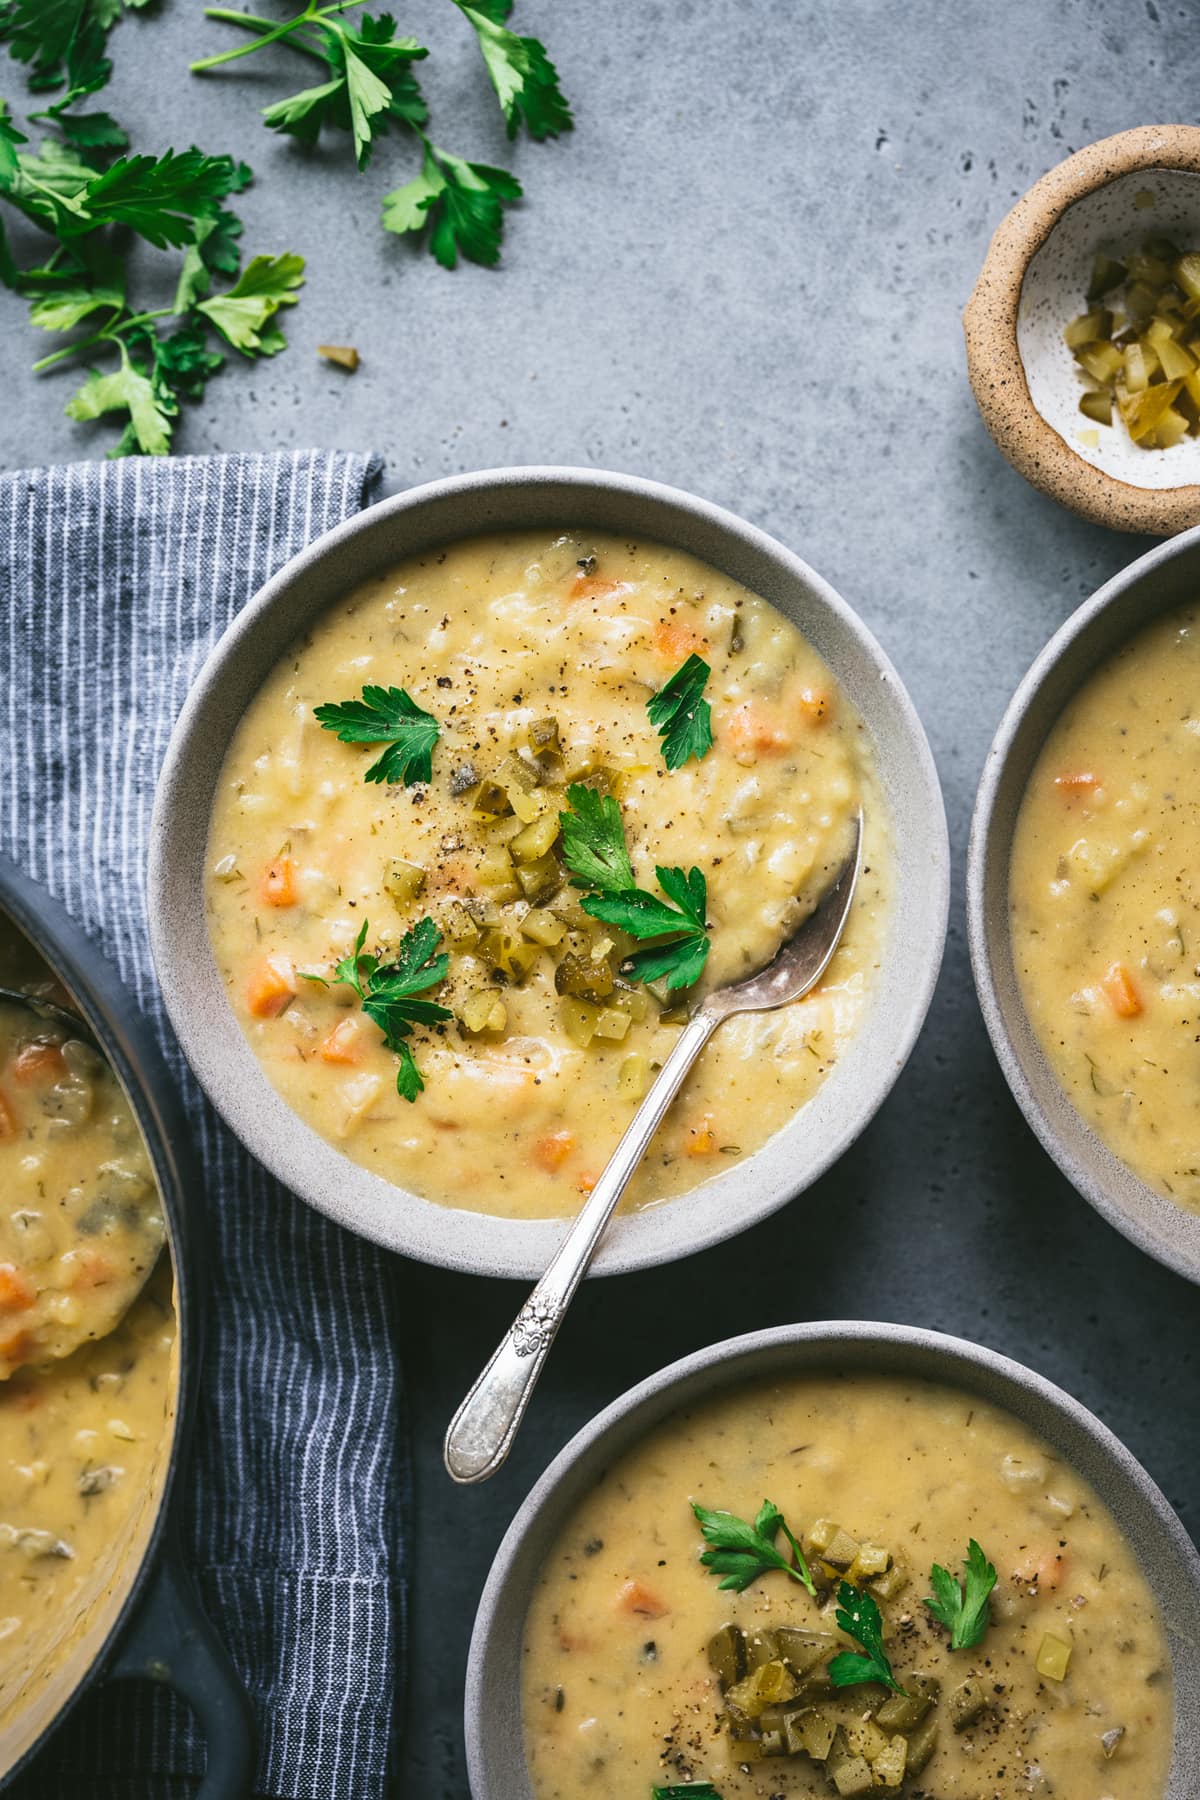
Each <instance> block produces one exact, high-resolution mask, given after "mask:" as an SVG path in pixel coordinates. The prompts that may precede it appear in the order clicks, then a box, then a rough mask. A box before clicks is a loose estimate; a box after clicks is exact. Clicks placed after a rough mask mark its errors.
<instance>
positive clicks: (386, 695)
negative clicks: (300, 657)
mask: <svg viewBox="0 0 1200 1800" xmlns="http://www.w3.org/2000/svg"><path fill="white" fill-rule="evenodd" d="M313 718H314V719H316V720H318V721H319V723H320V724H322V725H323V726H324V727H325V729H326V731H334V732H336V733H337V736H338V741H339V743H343V744H386V745H387V749H386V750H385V751H384V753H383V755H382V756H381V757H380V758H379V760H378V762H374V763H372V764H371V766H370V768H369V769H368V770H367V771H366V774H365V776H364V777H363V779H364V780H365V781H387V782H396V783H404V784H405V785H406V786H411V785H412V783H413V782H415V781H430V780H431V779H432V777H433V746H434V745H435V744H436V743H437V741H438V738H439V737H440V736H441V727H440V726H439V725H438V722H437V720H436V719H435V718H434V716H433V714H432V713H428V712H425V711H424V709H423V708H422V707H420V706H418V705H417V703H416V701H415V700H414V699H413V697H412V695H411V694H410V693H409V692H408V690H407V689H406V688H395V687H386V688H385V687H374V686H371V685H368V686H366V687H364V688H363V691H362V699H361V700H337V701H329V702H328V703H327V704H326V705H324V706H316V707H314V708H313Z"/></svg>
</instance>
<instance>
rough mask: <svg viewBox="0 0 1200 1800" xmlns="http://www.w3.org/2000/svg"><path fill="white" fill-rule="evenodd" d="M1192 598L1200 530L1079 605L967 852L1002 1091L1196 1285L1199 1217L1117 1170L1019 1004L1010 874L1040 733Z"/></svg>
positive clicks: (978, 809)
mask: <svg viewBox="0 0 1200 1800" xmlns="http://www.w3.org/2000/svg"><path fill="white" fill-rule="evenodd" d="M1197 593H1200V526H1197V527H1195V528H1194V529H1193V530H1191V531H1187V532H1184V533H1182V534H1181V535H1180V536H1179V537H1177V538H1174V539H1173V540H1172V541H1171V542H1170V543H1169V544H1162V545H1160V546H1159V547H1158V548H1157V549H1155V550H1151V551H1149V552H1148V553H1147V555H1145V556H1141V557H1139V558H1138V559H1137V561H1136V562H1134V563H1131V564H1130V566H1129V567H1128V568H1127V569H1124V570H1123V571H1122V572H1121V574H1120V575H1116V576H1114V578H1113V579H1112V580H1111V581H1110V582H1108V583H1106V585H1105V586H1104V587H1102V588H1101V589H1100V590H1099V591H1098V592H1097V593H1095V594H1093V595H1092V597H1091V599H1090V600H1086V601H1085V602H1084V604H1083V605H1082V606H1081V607H1080V608H1079V610H1078V612H1076V613H1073V614H1072V615H1071V617H1070V618H1069V619H1068V620H1067V622H1066V624H1065V625H1063V626H1062V628H1061V630H1059V631H1058V632H1057V633H1056V634H1055V636H1054V637H1053V638H1051V640H1050V642H1049V643H1048V644H1047V645H1046V648H1045V649H1044V650H1043V651H1042V653H1041V655H1040V656H1039V657H1038V659H1037V661H1036V662H1035V663H1034V665H1033V667H1032V668H1031V669H1030V671H1029V673H1028V674H1027V675H1026V677H1025V679H1024V681H1022V683H1021V685H1020V687H1019V688H1018V689H1017V691H1016V693H1015V694H1014V695H1013V698H1012V700H1011V702H1010V703H1009V707H1008V711H1007V712H1006V713H1005V715H1004V718H1003V720H1002V721H1001V724H1000V729H999V731H998V732H997V733H996V737H995V740H994V742H993V744H992V747H991V749H990V750H989V751H988V757H987V762H986V763H985V765H984V770H983V778H982V780H981V781H980V784H979V796H978V799H977V800H976V803H975V816H974V819H973V821H972V825H971V843H970V849H969V851H968V855H967V924H968V933H969V937H970V945H971V962H972V966H973V968H974V971H975V986H976V988H977V989H978V992H979V1003H980V1005H981V1007H982V1008H983V1016H984V1019H985V1020H986V1022H987V1028H988V1031H989V1033H990V1034H991V1039H992V1043H993V1045H994V1047H995V1051H996V1055H997V1057H998V1058H999V1060H1000V1066H1001V1068H1002V1069H1003V1071H1004V1074H1005V1077H1006V1079H1007V1081H1008V1085H1009V1087H1010V1088H1011V1089H1012V1091H1013V1095H1014V1097H1015V1099H1016V1101H1017V1104H1018V1105H1019V1106H1020V1108H1021V1111H1022V1112H1023V1113H1024V1114H1025V1117H1026V1118H1027V1119H1028V1121H1029V1123H1030V1125H1032V1127H1033V1129H1034V1131H1035V1132H1036V1133H1037V1135H1038V1137H1039V1138H1040V1139H1041V1141H1042V1143H1043V1145H1044V1146H1045V1148H1046V1149H1047V1150H1048V1151H1049V1153H1050V1155H1051V1156H1052V1157H1053V1158H1054V1160H1055V1162H1056V1163H1057V1164H1058V1166H1059V1168H1060V1169H1061V1170H1062V1171H1063V1174H1064V1175H1066V1176H1067V1177H1068V1179H1069V1180H1070V1181H1072V1182H1073V1183H1074V1184H1075V1186H1076V1187H1077V1188H1078V1189H1079V1192H1080V1193H1081V1194H1082V1195H1083V1196H1084V1198H1085V1199H1087V1200H1090V1201H1091V1203H1092V1205H1093V1206H1094V1207H1095V1208H1096V1210H1097V1212H1100V1213H1102V1214H1103V1215H1104V1217H1105V1218H1106V1219H1107V1220H1108V1221H1109V1223H1110V1224H1112V1225H1115V1226H1116V1228H1117V1230H1118V1231H1122V1232H1124V1234H1125V1236H1126V1237H1127V1238H1130V1239H1132V1241H1133V1242H1134V1243H1135V1244H1137V1245H1138V1246H1139V1247H1140V1248H1141V1249H1142V1250H1145V1251H1146V1252H1147V1253H1148V1254H1149V1255H1150V1256H1153V1257H1156V1258H1157V1259H1158V1261H1159V1262H1162V1263H1166V1265H1167V1267H1168V1268H1171V1269H1176V1270H1178V1272H1179V1273H1180V1274H1181V1275H1186V1276H1188V1277H1189V1279H1190V1280H1192V1281H1200V1216H1197V1215H1196V1214H1195V1213H1188V1212H1184V1210H1183V1209H1182V1207H1178V1206H1175V1205H1174V1204H1173V1203H1172V1202H1171V1201H1170V1200H1166V1199H1164V1198H1163V1197H1162V1195H1160V1194H1156V1193H1155V1192H1154V1190H1153V1189H1152V1188H1150V1187H1147V1185H1146V1183H1145V1182H1144V1181H1142V1180H1141V1179H1140V1178H1139V1177H1138V1176H1137V1175H1135V1174H1134V1173H1133V1171H1132V1169H1129V1168H1127V1167H1126V1166H1125V1164H1124V1163H1123V1162H1121V1161H1120V1160H1119V1158H1118V1157H1116V1156H1115V1155H1114V1154H1113V1152H1112V1151H1111V1150H1110V1149H1109V1148H1108V1146H1107V1145H1106V1144H1104V1143H1102V1142H1101V1141H1100V1139H1099V1138H1098V1137H1097V1136H1096V1134H1095V1132H1094V1131H1092V1129H1091V1128H1090V1126H1088V1125H1087V1124H1085V1122H1084V1120H1083V1119H1082V1118H1081V1117H1080V1115H1079V1113H1077V1112H1076V1110H1075V1108H1074V1107H1073V1106H1072V1104H1071V1102H1070V1101H1069V1100H1068V1099H1067V1096H1066V1095H1065V1094H1064V1093H1063V1091H1062V1088H1061V1087H1060V1086H1059V1084H1058V1080H1057V1078H1056V1076H1055V1074H1054V1071H1053V1070H1052V1069H1051V1067H1050V1065H1049V1063H1048V1062H1047V1061H1046V1058H1045V1056H1044V1055H1043V1053H1042V1049H1041V1046H1040V1045H1039V1043H1038V1042H1037V1039H1036V1038H1035V1036H1034V1032H1033V1027H1032V1026H1031V1024H1030V1022H1029V1018H1028V1016H1027V1014H1026V1012H1025V1008H1024V1005H1023V1004H1022V1001H1021V995H1020V990H1019V988H1018V985H1017V975H1016V970H1015V968H1014V966H1013V955H1012V939H1011V936H1010V933H1009V903H1008V875H1009V862H1010V858H1011V855H1012V841H1013V831H1014V829H1015V826H1016V821H1017V814H1018V812H1019V810H1020V805H1021V799H1022V797H1023V795H1024V793H1025V789H1026V786H1027V785H1028V782H1029V777H1030V775H1031V773H1032V771H1033V766H1034V763H1035V762H1036V761H1037V758H1038V754H1039V752H1040V751H1041V748H1042V745H1043V744H1044V743H1045V741H1046V737H1047V735H1048V733H1049V732H1050V730H1051V727H1052V726H1053V725H1054V723H1055V721H1056V720H1057V718H1058V717H1059V715H1060V713H1061V712H1062V710H1063V707H1064V706H1065V705H1066V703H1067V701H1068V700H1069V699H1070V698H1071V696H1072V694H1074V693H1075V691H1076V689H1077V688H1078V687H1079V686H1080V685H1081V684H1082V683H1083V682H1084V681H1086V680H1087V678H1088V676H1089V675H1090V674H1091V673H1092V671H1093V670H1094V669H1096V668H1097V667H1098V665H1099V664H1100V663H1102V662H1103V661H1104V660H1105V658H1106V657H1108V656H1109V655H1110V654H1111V653H1112V651H1114V650H1115V649H1116V648H1117V646H1118V645H1119V644H1121V643H1123V642H1124V641H1125V639H1126V638H1128V637H1129V636H1130V635H1131V634H1132V633H1133V632H1135V631H1136V630H1137V629H1138V627H1139V626H1140V625H1143V624H1144V623H1145V622H1146V621H1147V620H1149V619H1151V618H1154V617H1156V616H1157V615H1158V614H1159V613H1163V612H1167V611H1169V610H1170V609H1171V608H1172V607H1176V606H1182V605H1183V604H1184V603H1185V602H1186V601H1190V600H1195V598H1196V595H1197Z"/></svg>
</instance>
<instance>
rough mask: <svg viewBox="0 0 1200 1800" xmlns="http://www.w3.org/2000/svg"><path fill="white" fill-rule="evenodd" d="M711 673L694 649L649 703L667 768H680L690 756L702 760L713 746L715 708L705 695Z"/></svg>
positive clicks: (647, 705)
mask: <svg viewBox="0 0 1200 1800" xmlns="http://www.w3.org/2000/svg"><path fill="white" fill-rule="evenodd" d="M711 674H712V670H711V669H710V668H709V666H708V664H707V663H706V662H705V661H704V659H703V658H702V657H699V656H697V655H696V654H695V653H694V652H693V653H692V655H691V656H689V657H688V659H687V661H686V662H685V663H683V664H682V666H681V667H680V668H678V669H676V671H675V673H674V675H672V677H671V679H670V680H669V681H668V682H666V683H664V685H663V686H662V687H661V688H659V690H658V692H657V694H654V695H652V696H651V698H650V699H649V700H647V702H646V711H647V712H648V713H649V715H650V723H651V724H652V725H653V726H655V727H656V729H657V731H658V735H659V737H660V738H661V739H662V753H663V761H664V762H665V763H666V765H667V767H668V769H681V768H682V767H683V765H684V763H685V762H686V761H687V760H688V758H689V757H690V756H694V757H695V758H696V761H697V762H700V761H701V760H702V759H703V758H704V757H705V756H707V754H708V752H709V751H710V750H711V749H712V741H713V735H712V708H711V707H710V706H709V704H708V701H707V700H705V699H704V698H703V695H704V688H705V684H706V682H707V681H708V678H709V676H710V675H711Z"/></svg>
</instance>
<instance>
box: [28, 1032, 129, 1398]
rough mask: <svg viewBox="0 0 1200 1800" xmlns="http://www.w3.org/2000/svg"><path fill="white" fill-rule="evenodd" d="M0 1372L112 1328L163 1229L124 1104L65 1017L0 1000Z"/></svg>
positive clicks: (108, 1073) (107, 1072) (114, 1083)
mask: <svg viewBox="0 0 1200 1800" xmlns="http://www.w3.org/2000/svg"><path fill="white" fill-rule="evenodd" d="M0 1196H2V1199H0V1379H6V1378H7V1377H8V1376H10V1375H11V1374H12V1372H13V1370H14V1369H17V1368H20V1367H21V1366H22V1365H23V1364H25V1363H40V1362H45V1361H47V1360H50V1359H52V1358H55V1357H60V1356H68V1355H70V1353H71V1351H73V1350H75V1349H77V1348H78V1346H79V1345H80V1344H82V1343H84V1342H86V1341H87V1340H88V1339H89V1338H97V1337H103V1336H104V1334H105V1333H106V1332H108V1331H111V1330H112V1328H113V1326H114V1325H115V1324H116V1323H117V1321H118V1319H120V1318H121V1317H122V1315H123V1314H124V1313H125V1311H126V1310H127V1308H128V1306H129V1304H130V1302H131V1301H132V1300H133V1298H134V1296H135V1295H136V1294H137V1292H138V1290H139V1289H140V1288H141V1286H142V1284H143V1283H144V1281H145V1280H146V1277H147V1276H148V1275H149V1273H150V1270H151V1269H152V1268H153V1267H154V1264H155V1261H156V1259H157V1257H158V1253H159V1251H160V1250H161V1249H162V1245H163V1238H164V1227H163V1217H162V1205H161V1202H160V1199H159V1194H158V1189H157V1187H156V1186H155V1183H154V1178H153V1175H152V1174H151V1171H150V1166H149V1163H148V1161H147V1158H146V1153H145V1149H144V1147H143V1145H142V1141H141V1137H140V1135H139V1133H138V1129H137V1126H136V1124H135V1123H134V1120H133V1117H132V1115H131V1113H130V1111H129V1105H128V1102H127V1101H126V1099H125V1095H124V1094H123V1092H122V1091H121V1087H120V1085H119V1083H118V1082H117V1080H116V1077H115V1076H114V1075H113V1073H112V1070H111V1069H110V1068H109V1067H108V1065H107V1063H105V1062H104V1060H103V1059H102V1058H101V1057H100V1056H98V1055H97V1054H96V1052H95V1051H94V1050H93V1049H92V1048H91V1047H90V1045H88V1044H86V1043H83V1042H81V1041H80V1040H79V1039H78V1038H73V1037H72V1036H71V1033H70V1030H69V1028H68V1027H67V1026H66V1025H65V1024H61V1023H59V1022H58V1021H57V1020H52V1019H49V1018H46V1019H39V1018H38V1017H37V1016H36V1015H35V1014H33V1013H31V1012H29V1011H28V1010H27V1009H26V1008H25V1007H22V1006H20V1005H19V1004H17V1003H15V1002H12V1001H7V1000H3V999H0Z"/></svg>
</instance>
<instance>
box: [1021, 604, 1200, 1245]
mask: <svg viewBox="0 0 1200 1800" xmlns="http://www.w3.org/2000/svg"><path fill="white" fill-rule="evenodd" d="M1198 775H1200V609H1198V608H1196V607H1187V608H1185V609H1184V610H1183V611H1182V612H1177V613H1173V614H1171V615H1170V616H1169V617H1167V618H1164V619H1159V620H1157V621H1156V622H1155V623H1154V624H1152V625H1149V626H1147V627H1146V628H1145V629H1144V630H1143V631H1142V632H1140V633H1139V634H1138V635H1137V636H1135V637H1134V638H1133V639H1131V641H1130V642H1129V643H1128V644H1126V645H1125V646H1124V647H1123V648H1122V649H1121V650H1119V651H1118V652H1117V653H1116V655H1115V656H1113V657H1112V658H1111V659H1110V660H1109V661H1108V662H1107V663H1106V664H1105V665H1104V666H1103V667H1102V668H1101V669H1100V670H1099V671H1098V673H1096V674H1095V675H1093V676H1092V677H1091V679H1090V680H1089V681H1087V682H1086V683H1085V684H1084V686H1083V687H1082V688H1081V690H1080V691H1079V693H1078V694H1077V695H1076V696H1075V698H1074V699H1073V700H1072V701H1071V703H1070V704H1069V705H1068V707H1067V708H1066V710H1065V711H1064V713H1063V715H1062V717H1061V719H1059V721H1058V723H1057V724H1056V725H1055V727H1054V729H1053V731H1052V732H1051V733H1050V736H1049V737H1048V738H1047V740H1046V745H1045V748H1044V749H1043V751H1042V753H1041V755H1040V757H1039V758H1038V762H1037V765H1036V767H1035V769H1034V772H1033V776H1032V778H1031V780H1030V783H1029V788H1028V791H1027V793H1026V795H1025V799H1024V801H1023V802H1022V806H1021V812H1020V816H1019V818H1018V821H1017V829H1016V834H1015V838H1014V843H1013V854H1012V873H1011V884H1010V904H1011V909H1012V942H1013V956H1014V961H1015V963H1016V968H1017V974H1018V978H1019V980H1020V986H1021V994H1022V998H1023V1000H1024V1004H1025V1008H1026V1010H1027V1012H1028V1014H1029V1017H1030V1020H1031V1022H1032V1024H1033V1027H1034V1030H1035V1031H1036V1033H1037V1036H1038V1040H1039V1042H1040V1043H1041V1046H1042V1048H1043V1050H1044V1051H1045V1053H1046V1056H1047V1058H1048V1059H1049V1061H1050V1064H1051V1067H1052V1068H1053V1069H1054V1072H1055V1074H1056V1075H1057V1077H1058V1079H1059V1081H1060V1082H1061V1083H1062V1086H1063V1088H1064V1090H1065V1092H1066V1093H1067V1094H1068V1095H1069V1097H1070V1099H1071V1100H1072V1101H1073V1103H1074V1104H1075V1106H1076V1107H1077V1108H1078V1109H1079V1111H1080V1112H1081V1113H1082V1115H1083V1117H1084V1118H1085V1119H1086V1120H1087V1121H1088V1123H1089V1124H1090V1125H1091V1126H1093V1127H1094V1129H1095V1130H1096V1131H1097V1132H1098V1133H1099V1135H1100V1136H1101V1137H1102V1138H1103V1139H1104V1141H1105V1142H1106V1143H1107V1144H1108V1145H1109V1146H1110V1147H1111V1148H1112V1149H1113V1150H1114V1151H1115V1152H1116V1154H1117V1155H1118V1156H1119V1157H1120V1158H1121V1159H1122V1161H1123V1162H1126V1163H1127V1164H1128V1165H1129V1167H1130V1168H1131V1169H1132V1170H1133V1171H1134V1172H1135V1173H1136V1174H1137V1175H1140V1176H1141V1177H1142V1179H1143V1180H1144V1181H1146V1182H1148V1183H1149V1184H1150V1186H1151V1187H1153V1188H1156V1189H1157V1190H1158V1192H1159V1193H1161V1194H1166V1195H1169V1196H1170V1198H1171V1199H1173V1200H1175V1201H1177V1202H1178V1203H1179V1204H1180V1205H1181V1206H1185V1207H1187V1208H1189V1210H1191V1211H1193V1212H1195V1211H1200V1134H1198V1132H1197V1108H1196V1096H1197V1092H1198V1091H1200V1086H1198V1084H1200V805H1198V804H1197V778H1198Z"/></svg>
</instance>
